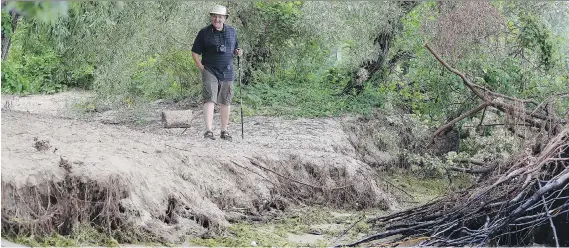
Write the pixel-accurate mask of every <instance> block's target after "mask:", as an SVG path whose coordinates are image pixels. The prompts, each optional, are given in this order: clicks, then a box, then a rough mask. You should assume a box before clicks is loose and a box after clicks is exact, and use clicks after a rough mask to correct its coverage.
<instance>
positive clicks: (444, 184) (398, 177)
mask: <svg viewBox="0 0 569 248" xmlns="http://www.w3.org/2000/svg"><path fill="white" fill-rule="evenodd" d="M451 179H452V184H451V183H450V182H449V180H448V179H444V178H434V177H425V176H421V175H418V174H416V173H413V172H400V173H395V174H394V175H393V176H392V177H391V179H390V180H391V181H392V182H393V183H394V184H395V185H397V186H399V187H400V188H402V189H403V190H405V192H407V193H409V194H410V195H412V196H413V198H414V199H415V200H416V201H417V202H419V203H420V204H424V203H427V202H430V201H431V200H433V199H435V198H437V197H439V196H442V195H445V194H446V193H448V192H450V191H453V190H457V189H465V188H467V187H469V186H470V185H472V181H471V179H470V178H469V177H468V175H464V174H458V175H456V176H452V177H451Z"/></svg>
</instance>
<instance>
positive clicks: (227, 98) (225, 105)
mask: <svg viewBox="0 0 569 248" xmlns="http://www.w3.org/2000/svg"><path fill="white" fill-rule="evenodd" d="M232 99H233V81H228V82H222V83H221V89H220V91H219V99H218V100H219V101H218V103H219V116H220V117H221V135H220V137H221V138H222V139H224V140H229V141H231V140H232V138H231V135H230V134H229V132H227V126H228V125H229V110H230V107H231V100H232Z"/></svg>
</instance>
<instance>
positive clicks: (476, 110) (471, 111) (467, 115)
mask: <svg viewBox="0 0 569 248" xmlns="http://www.w3.org/2000/svg"><path fill="white" fill-rule="evenodd" d="M488 105H489V103H488V102H484V103H482V104H480V105H479V106H478V107H476V108H474V109H472V110H470V111H468V112H466V113H464V114H462V115H460V116H459V117H456V118H454V120H452V121H450V122H449V123H447V124H445V125H444V126H442V127H440V128H439V129H438V130H437V131H435V133H434V134H433V135H432V136H431V139H430V141H429V144H433V143H434V142H435V138H436V137H437V136H439V135H440V134H441V133H443V132H445V131H446V130H449V129H450V128H452V127H453V126H454V125H455V124H456V123H457V122H459V121H461V120H462V119H464V118H467V117H469V116H471V115H473V114H476V113H478V112H479V111H480V110H483V109H485V108H486V107H487V106H488Z"/></svg>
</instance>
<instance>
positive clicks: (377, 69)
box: [341, 1, 420, 94]
mask: <svg viewBox="0 0 569 248" xmlns="http://www.w3.org/2000/svg"><path fill="white" fill-rule="evenodd" d="M419 4H420V2H418V1H403V2H400V3H399V7H400V8H401V13H402V14H401V15H402V16H405V15H407V14H409V12H411V10H413V8H415V7H416V6H418V5H419ZM400 20H401V18H398V21H397V23H395V24H392V25H395V28H393V29H392V31H390V32H383V33H379V34H378V35H377V37H376V38H375V39H374V41H373V42H374V44H375V45H377V46H379V50H380V52H379V55H378V57H377V58H376V59H374V60H371V61H366V62H364V63H363V64H362V65H361V66H360V68H364V69H365V70H367V72H368V73H367V75H368V78H367V79H369V78H371V77H372V76H373V75H378V76H377V78H378V82H382V81H383V79H384V78H385V73H386V70H384V68H385V62H386V59H387V55H388V54H389V48H390V47H391V42H392V41H393V37H394V36H395V34H396V33H397V32H398V31H399V30H401V29H402V28H403V25H402V23H401V21H400ZM390 24H391V23H390ZM404 53H405V52H402V54H404ZM409 58H410V57H406V56H398V57H397V58H396V59H392V60H390V61H389V63H390V64H391V63H393V64H395V63H397V62H398V60H399V59H409ZM360 68H358V69H356V71H358V70H360ZM353 75H354V76H355V78H353V79H352V80H350V82H348V84H347V85H346V86H345V87H344V89H343V90H342V93H341V94H348V93H350V92H352V91H353V90H356V94H360V93H361V92H363V89H364V85H363V82H362V81H367V79H365V80H362V79H361V78H357V77H358V73H357V72H356V73H354V74H353Z"/></svg>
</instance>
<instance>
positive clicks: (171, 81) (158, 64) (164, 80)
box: [128, 50, 201, 100]
mask: <svg viewBox="0 0 569 248" xmlns="http://www.w3.org/2000/svg"><path fill="white" fill-rule="evenodd" d="M189 57H191V51H189V50H181V51H175V52H169V53H165V54H163V55H161V54H155V55H153V56H151V57H149V58H148V59H146V60H144V61H142V62H140V63H139V64H138V66H137V68H136V69H135V71H134V73H133V75H132V76H131V78H132V82H131V85H130V88H129V91H128V92H129V93H130V94H131V95H132V96H142V97H143V98H146V99H148V100H155V99H160V98H169V99H180V98H182V97H186V96H188V95H189V96H191V97H194V98H196V97H198V96H199V93H200V89H201V87H200V86H201V73H200V72H199V70H198V69H197V67H196V66H195V64H194V62H193V60H191V59H188V58H189ZM184 91H186V92H184Z"/></svg>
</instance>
